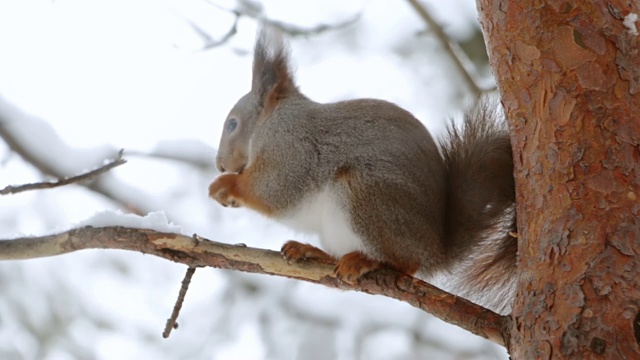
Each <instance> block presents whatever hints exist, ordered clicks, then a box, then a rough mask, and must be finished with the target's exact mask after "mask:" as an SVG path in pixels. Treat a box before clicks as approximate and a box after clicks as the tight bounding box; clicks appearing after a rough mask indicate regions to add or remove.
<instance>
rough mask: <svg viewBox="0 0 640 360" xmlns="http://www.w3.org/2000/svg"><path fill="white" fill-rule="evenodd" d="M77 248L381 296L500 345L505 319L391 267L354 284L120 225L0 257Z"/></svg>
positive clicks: (3, 250)
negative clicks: (147, 256) (123, 252)
mask: <svg viewBox="0 0 640 360" xmlns="http://www.w3.org/2000/svg"><path fill="white" fill-rule="evenodd" d="M83 249H121V250H130V251H137V252H141V253H144V254H152V255H155V256H159V257H162V258H165V259H168V260H171V261H174V262H178V263H182V264H185V265H188V266H190V267H197V266H211V267H216V268H221V269H230V270H239V271H245V272H250V273H257V274H268V275H276V276H283V277H288V278H292V279H297V280H303V281H307V282H311V283H315V284H322V285H325V286H328V287H332V288H337V289H342V290H355V291H361V292H365V293H368V294H377V295H384V296H387V297H390V298H394V299H397V300H400V301H404V302H407V303H409V304H411V305H413V306H414V307H417V308H419V309H421V310H423V311H427V312H429V313H431V314H433V315H434V316H436V317H438V318H440V319H442V320H444V321H446V322H448V323H450V324H453V325H457V326H460V327H461V328H463V329H466V330H468V331H470V332H472V333H474V334H476V335H479V336H482V337H484V338H486V339H488V340H491V341H493V342H495V343H497V344H500V345H503V346H504V340H503V339H504V337H503V334H504V329H506V328H507V325H508V322H509V318H508V317H505V316H500V315H498V314H496V313H494V312H492V311H490V310H487V309H485V308H483V307H481V306H479V305H475V304H473V303H471V302H469V301H467V300H465V299H462V298H460V297H457V296H455V295H451V294H449V293H447V292H444V291H442V290H440V289H438V288H436V287H435V286H432V285H430V284H427V283H426V282H424V281H421V280H419V279H416V278H413V277H411V276H408V275H404V274H399V273H396V272H393V271H387V270H384V271H377V272H374V273H371V274H369V275H367V276H365V277H364V278H362V279H360V281H359V283H358V284H354V285H352V284H346V283H342V282H339V281H338V280H337V279H336V278H335V277H334V275H333V268H334V266H333V265H331V264H325V263H320V262H316V261H312V260H308V261H303V262H299V263H294V264H289V263H288V262H287V261H286V260H284V259H283V258H282V256H281V255H280V253H279V252H276V251H271V250H263V249H256V248H250V247H246V246H245V245H243V244H240V245H229V244H223V243H219V242H214V241H209V240H206V239H203V238H201V237H199V236H194V237H187V236H184V235H179V234H172V233H162V232H157V231H153V230H143V229H132V228H125V227H119V226H115V227H104V228H94V227H90V226H89V227H83V228H78V229H72V230H69V231H67V232H64V233H61V234H57V235H48V236H42V237H24V238H19V239H14V240H5V241H0V260H20V259H29V258H36V257H44V256H55V255H61V254H66V253H70V252H73V251H77V250H83Z"/></svg>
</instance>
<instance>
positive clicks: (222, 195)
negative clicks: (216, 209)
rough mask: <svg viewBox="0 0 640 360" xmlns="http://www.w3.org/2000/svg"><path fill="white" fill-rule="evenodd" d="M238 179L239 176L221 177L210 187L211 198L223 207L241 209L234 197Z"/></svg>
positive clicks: (227, 175) (228, 175)
mask: <svg viewBox="0 0 640 360" xmlns="http://www.w3.org/2000/svg"><path fill="white" fill-rule="evenodd" d="M237 177H238V175H237V174H225V175H222V176H219V177H218V178H217V179H216V180H215V181H214V182H212V183H211V185H209V197H211V198H213V199H214V200H216V201H217V202H219V203H220V204H221V205H222V206H230V207H239V206H240V203H239V202H238V200H237V199H236V198H235V197H234V196H233V190H234V189H235V185H236V179H237Z"/></svg>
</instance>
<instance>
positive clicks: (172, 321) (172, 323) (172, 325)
mask: <svg viewBox="0 0 640 360" xmlns="http://www.w3.org/2000/svg"><path fill="white" fill-rule="evenodd" d="M195 272H196V268H194V267H191V266H190V267H189V268H188V269H187V272H186V273H185V274H184V279H182V285H181V286H180V292H178V299H177V300H176V304H175V305H174V306H173V312H171V317H170V318H169V319H167V325H166V326H165V327H164V332H163V333H162V337H163V338H165V339H166V338H168V337H169V335H171V330H173V329H177V328H178V323H177V322H176V320H178V315H179V314H180V309H182V303H183V302H184V297H185V295H187V289H188V288H189V284H190V283H191V278H192V277H193V273H195Z"/></svg>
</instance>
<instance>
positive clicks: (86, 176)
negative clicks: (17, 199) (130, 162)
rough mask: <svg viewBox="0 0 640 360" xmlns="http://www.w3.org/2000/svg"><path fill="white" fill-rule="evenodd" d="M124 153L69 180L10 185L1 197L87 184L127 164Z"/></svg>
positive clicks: (1, 193)
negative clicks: (86, 182)
mask: <svg viewBox="0 0 640 360" xmlns="http://www.w3.org/2000/svg"><path fill="white" fill-rule="evenodd" d="M122 151H123V150H120V152H119V153H118V157H117V158H116V159H114V160H111V161H110V162H108V163H107V164H105V165H102V166H100V167H99V168H96V169H94V170H91V171H88V172H86V173H83V174H80V175H76V176H72V177H68V178H63V179H59V180H58V181H43V182H37V183H31V184H23V185H15V186H14V185H9V186H7V187H5V188H4V189H2V190H0V195H8V194H17V193H19V192H23V191H29V190H41V189H51V188H55V187H60V186H64V185H69V184H73V183H79V182H85V181H89V180H92V179H94V178H96V177H97V176H100V175H102V174H104V173H106V172H107V171H109V170H111V169H113V168H114V167H116V166H120V165H122V164H124V163H126V162H127V161H126V160H125V159H123V158H122Z"/></svg>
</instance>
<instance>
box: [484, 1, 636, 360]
mask: <svg viewBox="0 0 640 360" xmlns="http://www.w3.org/2000/svg"><path fill="white" fill-rule="evenodd" d="M478 9H479V12H480V21H481V24H482V28H483V32H484V34H485V38H486V42H487V45H488V50H489V53H490V58H491V65H492V67H493V70H494V74H495V76H496V78H497V82H498V87H499V89H500V92H501V95H502V101H503V104H504V106H505V110H506V113H507V116H508V118H509V122H510V127H511V131H512V141H513V147H514V162H515V177H516V184H517V202H518V207H517V210H518V230H519V235H520V242H519V261H518V266H519V269H520V271H521V274H522V275H521V276H522V277H521V280H520V283H519V288H518V296H517V299H516V301H515V304H514V310H513V314H512V316H513V327H512V329H511V338H510V346H509V347H510V353H511V355H512V357H513V358H514V359H551V358H553V359H565V358H566V359H591V358H598V359H601V358H606V359H640V324H639V323H638V322H639V321H640V255H639V253H640V220H638V213H639V212H640V188H639V185H640V161H639V157H640V156H639V144H640V119H638V117H639V116H640V49H639V48H638V44H639V35H638V32H637V31H635V28H636V26H637V27H638V28H639V29H640V23H638V22H637V21H634V20H636V19H637V17H636V16H634V15H633V14H639V15H640V2H638V1H623V0H612V1H584V0H567V1H565V0H562V1H531V0H478Z"/></svg>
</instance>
